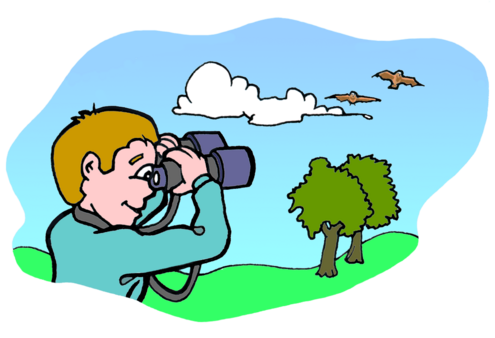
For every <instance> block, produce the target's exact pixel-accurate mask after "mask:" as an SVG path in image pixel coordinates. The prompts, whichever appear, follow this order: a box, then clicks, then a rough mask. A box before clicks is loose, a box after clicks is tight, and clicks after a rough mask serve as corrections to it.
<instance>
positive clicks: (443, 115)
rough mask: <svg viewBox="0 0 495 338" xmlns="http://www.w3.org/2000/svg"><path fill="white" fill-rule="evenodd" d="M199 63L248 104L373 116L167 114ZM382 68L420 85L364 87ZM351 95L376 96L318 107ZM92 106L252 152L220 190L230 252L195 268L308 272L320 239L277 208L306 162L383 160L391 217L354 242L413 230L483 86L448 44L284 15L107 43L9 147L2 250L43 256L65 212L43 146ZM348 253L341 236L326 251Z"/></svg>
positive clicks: (467, 57) (376, 82)
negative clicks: (7, 245) (379, 35)
mask: <svg viewBox="0 0 495 338" xmlns="http://www.w3.org/2000/svg"><path fill="white" fill-rule="evenodd" d="M210 61H213V62H217V63H219V64H221V65H223V66H224V67H225V68H226V69H228V71H229V73H230V74H231V75H232V76H233V77H236V76H242V77H244V78H245V79H247V82H248V83H249V84H254V85H256V86H257V87H258V88H259V97H260V98H271V97H274V96H276V97H278V98H284V97H285V95H286V93H287V90H288V89H289V88H297V89H298V90H299V91H300V92H302V93H305V94H309V93H311V94H313V95H314V97H315V99H316V102H317V103H316V105H317V106H320V105H326V106H327V107H332V106H340V107H342V108H343V109H344V110H345V112H347V113H362V114H369V115H371V116H373V119H372V120H367V119H364V118H362V117H361V116H349V117H336V116H305V117H304V118H303V120H302V122H301V123H283V124H278V125H274V126H259V125H253V124H250V123H248V121H249V120H248V118H247V117H245V116H243V117H239V118H220V119H215V120H213V119H209V118H206V117H203V116H190V115H184V114H174V113H173V112H172V110H173V109H174V108H175V107H177V105H178V97H179V96H181V95H186V82H187V80H188V79H189V77H190V76H191V74H192V73H193V72H194V71H195V70H196V69H197V68H198V67H199V66H201V65H202V64H204V63H205V62H210ZM385 69H388V70H391V71H395V70H397V69H401V70H403V71H404V74H405V75H406V76H408V75H409V76H414V77H416V79H417V80H418V81H419V82H421V83H422V84H424V85H425V86H424V87H414V88H411V87H405V86H401V87H400V88H399V90H390V89H387V87H388V85H389V83H388V82H385V81H381V80H380V79H377V78H372V75H374V74H376V73H377V72H379V71H382V70H385ZM351 90H354V91H357V92H358V93H359V94H360V95H367V96H373V97H379V98H380V99H381V100H382V101H381V102H374V103H358V104H356V105H355V106H354V105H353V106H350V105H349V104H348V103H347V102H344V103H339V102H338V101H336V100H325V99H324V98H325V97H327V96H329V95H332V94H342V93H349V92H350V91H351ZM219 100H221V98H219ZM93 103H95V104H96V107H101V106H110V105H113V106H123V107H128V108H131V109H135V110H139V111H142V112H145V113H147V114H149V115H151V116H152V117H153V118H154V119H155V121H156V123H157V126H158V128H159V131H160V132H172V133H174V134H176V135H179V136H182V135H184V134H185V133H186V132H188V131H191V130H205V131H220V132H222V134H223V135H224V137H225V139H226V140H227V143H228V144H229V145H232V146H236V145H242V146H249V147H250V148H251V149H252V151H253V153H254V155H255V158H256V175H255V180H254V182H253V184H252V186H251V187H249V188H244V189H238V190H230V191H226V192H225V199H226V205H227V215H228V218H229V222H230V224H231V227H232V242H231V246H230V248H229V251H228V252H227V254H226V255H225V256H224V257H222V258H221V259H219V260H217V261H214V262H211V263H208V264H206V265H204V266H203V268H202V272H207V271H211V270H213V269H216V268H219V267H221V266H226V265H232V264H245V263H257V264H268V265H276V266H283V267H313V266H316V265H318V264H319V261H320V258H321V250H322V245H323V238H322V235H318V236H317V238H316V239H315V240H310V239H309V238H308V236H307V233H306V230H305V229H303V228H302V227H301V224H300V223H298V222H297V221H296V216H297V213H296V214H294V213H292V214H290V213H288V209H289V208H290V205H291V201H290V200H289V199H287V194H288V193H289V192H290V191H291V190H292V188H294V187H296V186H297V185H298V184H299V182H301V181H302V177H303V175H304V174H306V173H307V172H308V170H309V167H308V164H309V162H310V161H311V159H312V158H315V157H326V158H328V159H329V161H330V162H331V163H332V164H333V165H339V164H341V163H342V162H344V161H345V159H346V155H347V154H358V153H359V154H361V155H368V154H374V155H375V157H377V158H379V159H386V160H387V161H388V162H389V163H392V167H391V170H392V173H391V176H392V178H393V180H394V183H395V184H396V187H397V188H396V189H397V191H398V196H397V197H398V199H399V200H400V202H399V205H400V207H401V209H402V212H401V213H400V215H399V220H398V221H393V222H392V224H391V225H390V226H388V227H385V228H383V229H381V230H378V231H375V230H365V232H364V234H363V237H364V239H367V238H370V237H372V236H376V235H377V234H379V233H381V232H387V231H402V232H407V233H412V234H418V231H417V220H418V215H419V211H420V209H421V207H422V206H423V204H424V203H425V202H426V200H427V199H428V198H430V197H431V196H432V194H433V193H435V192H436V191H437V190H438V189H439V188H440V187H441V186H442V185H443V184H445V183H446V182H447V181H448V180H449V179H450V178H452V177H453V176H454V175H455V174H456V173H457V172H458V171H459V170H460V169H461V168H462V166H463V165H465V164H466V162H467V161H468V160H469V158H470V157H471V156H472V155H473V153H474V151H475V150H476V147H477V145H478V143H479V141H480V138H481V134H482V131H483V128H484V125H485V121H486V117H487V108H488V79H487V75H486V71H485V69H484V67H483V65H482V64H481V62H480V61H479V60H478V59H476V57H475V56H473V55H472V54H471V53H469V52H468V51H466V50H465V49H464V48H462V47H460V46H459V45H456V44H454V43H451V42H448V41H444V40H438V39H415V40H399V41H371V40H362V39H357V38H353V37H349V36H346V35H343V34H338V33H334V32H332V31H329V30H326V29H322V28H318V27H315V26H312V25H308V24H304V23H301V22H296V21H292V20H287V19H271V20H265V21H260V22H257V23H253V24H249V25H246V26H244V27H240V28H238V29H234V30H231V31H228V32H224V33H220V34H215V35H209V36H194V35H180V34H173V33H166V32H158V31H139V32H130V33H125V34H122V35H119V36H116V37H114V38H111V39H109V40H106V41H104V42H102V43H101V44H99V45H97V46H96V47H95V48H93V49H91V50H90V51H88V53H87V54H85V55H84V56H83V57H82V58H81V60H80V61H79V62H78V63H77V64H76V65H75V66H74V67H73V68H72V70H71V71H70V72H69V74H68V75H67V77H66V78H65V80H64V81H63V83H62V84H61V85H60V87H59V89H58V90H57V92H56V93H55V95H54V96H53V97H52V99H51V100H50V102H49V103H48V104H47V105H46V107H45V108H44V109H43V110H42V111H41V112H40V114H39V115H38V116H37V117H36V118H35V119H34V120H33V121H32V122H31V123H30V124H29V125H28V126H27V127H26V128H25V129H24V130H23V132H22V133H21V134H20V135H19V137H18V138H17V139H16V141H15V142H14V144H13V145H12V147H11V149H10V151H9V154H8V158H7V173H8V176H9V180H10V182H11V184H12V187H13V189H14V192H15V194H16V195H17V197H18V198H19V200H20V202H21V205H22V207H23V209H24V212H25V215H26V220H25V224H24V225H23V226H22V228H21V229H20V230H19V231H18V232H17V234H16V236H15V237H14V239H13V243H12V245H13V247H14V248H15V247H18V246H31V247H36V248H39V249H41V250H46V244H45V232H46V229H47V227H48V225H49V224H50V222H51V220H53V219H54V218H55V217H56V216H57V215H58V214H59V213H61V212H62V211H64V210H66V209H67V208H68V206H67V205H65V204H64V202H63V201H62V199H61V198H60V196H59V195H58V192H57V189H56V187H55V183H54V181H53V175H52V173H51V167H50V150H51V145H52V142H53V141H54V139H55V137H56V136H57V135H58V133H59V132H60V131H61V130H62V129H63V128H64V127H65V126H66V125H67V124H68V123H69V122H70V117H72V116H74V115H76V114H77V112H78V111H80V110H83V109H91V107H92V105H93ZM224 103H225V102H223V101H221V102H217V104H218V105H222V104H224ZM226 108H228V105H227V106H226ZM242 108H243V107H241V109H242ZM27 159H28V160H27ZM26 160H27V161H26ZM192 214H193V206H192V202H191V201H190V199H188V198H183V200H182V202H181V205H180V209H179V213H178V215H177V217H176V219H175V221H174V223H176V224H179V223H185V224H188V223H189V222H190V220H191V218H192ZM348 246H349V240H348V239H345V238H342V239H341V241H340V243H339V250H338V254H341V253H343V252H345V251H346V250H347V249H348Z"/></svg>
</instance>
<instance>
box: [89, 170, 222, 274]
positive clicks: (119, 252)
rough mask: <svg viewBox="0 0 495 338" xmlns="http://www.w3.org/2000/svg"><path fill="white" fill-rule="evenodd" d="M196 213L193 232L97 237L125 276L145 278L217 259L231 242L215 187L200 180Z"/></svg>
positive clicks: (128, 232)
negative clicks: (148, 274)
mask: <svg viewBox="0 0 495 338" xmlns="http://www.w3.org/2000/svg"><path fill="white" fill-rule="evenodd" d="M193 201H194V205H195V207H196V213H195V215H194V218H193V222H192V228H191V227H187V226H179V227H173V228H170V229H167V230H165V231H163V232H161V233H159V234H156V235H141V234H139V233H137V232H136V231H134V230H132V229H118V230H113V231H112V230H111V231H105V232H102V233H100V234H97V236H98V240H99V242H100V244H101V245H106V248H105V251H106V252H111V255H112V257H114V261H115V264H119V265H121V266H122V267H123V269H124V270H125V271H126V273H128V274H144V273H148V272H154V271H160V270H165V269H169V268H172V267H183V266H186V265H191V264H192V263H196V262H203V261H207V260H208V261H210V260H213V259H217V258H220V257H221V256H223V254H224V253H225V251H226V249H227V247H228V245H229V242H230V227H229V225H228V221H227V217H226V214H225V204H224V201H223V194H222V190H221V188H220V186H219V185H218V183H216V182H214V181H212V180H211V179H210V178H209V177H207V176H201V177H200V178H198V179H197V180H196V181H195V183H194V190H193Z"/></svg>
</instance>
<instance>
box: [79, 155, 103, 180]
mask: <svg viewBox="0 0 495 338" xmlns="http://www.w3.org/2000/svg"><path fill="white" fill-rule="evenodd" d="M81 172H82V175H83V177H84V179H86V180H89V179H90V178H91V177H92V176H93V175H95V174H96V173H100V158H99V157H98V156H97V155H96V154H95V153H92V152H89V153H87V154H86V155H85V156H84V158H83V160H82V168H81Z"/></svg>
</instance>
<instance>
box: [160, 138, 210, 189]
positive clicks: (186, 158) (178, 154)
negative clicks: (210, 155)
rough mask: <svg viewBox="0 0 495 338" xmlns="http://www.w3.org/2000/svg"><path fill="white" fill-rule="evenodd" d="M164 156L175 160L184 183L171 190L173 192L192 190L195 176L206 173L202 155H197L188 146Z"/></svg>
mask: <svg viewBox="0 0 495 338" xmlns="http://www.w3.org/2000/svg"><path fill="white" fill-rule="evenodd" d="M166 158H169V159H171V160H174V161H175V162H177V163H178V164H179V165H180V167H181V171H182V178H183V179H184V183H182V184H181V185H179V186H178V187H177V188H175V189H174V190H173V193H174V194H177V195H183V194H186V193H188V192H190V191H191V190H192V184H193V182H194V180H196V178H198V177H199V176H201V175H205V174H208V170H207V168H206V161H205V159H204V157H201V156H199V155H198V154H196V153H195V152H194V151H192V150H191V149H189V148H185V147H180V148H177V149H173V150H171V151H170V152H168V153H167V154H166Z"/></svg>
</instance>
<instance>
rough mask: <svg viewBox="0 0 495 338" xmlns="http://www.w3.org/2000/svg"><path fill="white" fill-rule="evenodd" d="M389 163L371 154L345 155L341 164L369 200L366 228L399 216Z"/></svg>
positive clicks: (388, 222)
mask: <svg viewBox="0 0 495 338" xmlns="http://www.w3.org/2000/svg"><path fill="white" fill-rule="evenodd" d="M390 167H391V164H389V163H387V161H385V160H381V161H380V160H377V159H376V158H374V157H373V156H372V155H368V156H365V157H361V156H360V155H356V156H353V155H347V161H346V162H345V163H343V164H342V165H341V168H342V169H347V170H348V171H349V172H350V173H351V174H352V175H354V176H357V177H358V179H359V182H360V183H361V184H362V186H363V189H364V191H365V192H366V193H367V195H368V200H369V201H370V202H371V206H372V208H373V214H372V215H371V217H369V218H368V219H367V220H366V227H367V228H374V229H376V228H379V227H382V226H386V225H388V224H390V220H391V219H395V220H397V219H398V218H399V216H398V215H399V212H400V211H401V209H400V207H399V200H398V199H397V198H396V196H397V191H396V190H395V185H394V184H393V183H392V178H391V177H390V176H389V175H390Z"/></svg>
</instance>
